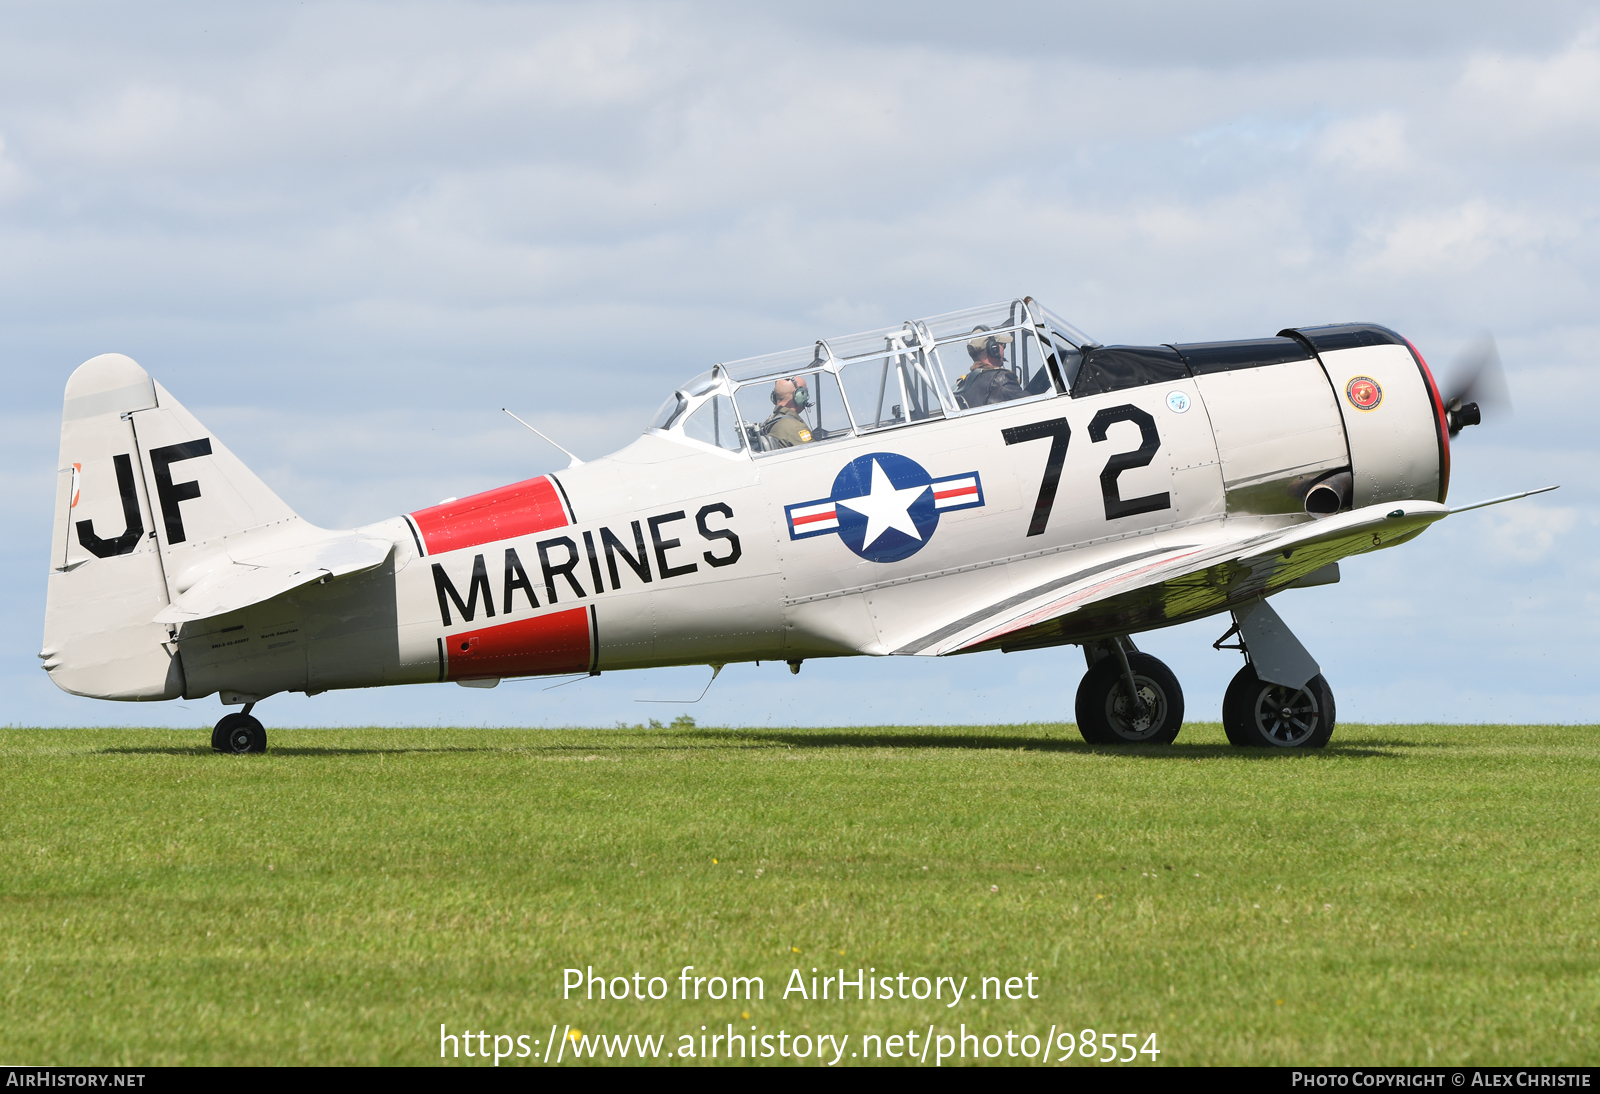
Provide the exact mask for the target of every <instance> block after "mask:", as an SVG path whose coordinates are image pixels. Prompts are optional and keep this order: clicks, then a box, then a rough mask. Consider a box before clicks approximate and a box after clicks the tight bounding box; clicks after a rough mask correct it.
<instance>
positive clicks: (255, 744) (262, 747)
mask: <svg viewBox="0 0 1600 1094" xmlns="http://www.w3.org/2000/svg"><path fill="white" fill-rule="evenodd" d="M254 706H255V704H254V703H246V704H245V705H244V709H243V710H240V711H235V712H234V713H232V714H224V715H223V716H222V721H220V722H218V723H217V724H216V726H215V728H213V729H212V730H211V747H212V748H214V749H216V750H217V751H218V752H235V753H241V754H242V753H245V752H265V751H266V750H267V729H266V727H265V726H263V725H262V724H261V723H260V722H258V721H256V719H254V718H252V717H251V716H250V710H251V708H252V707H254Z"/></svg>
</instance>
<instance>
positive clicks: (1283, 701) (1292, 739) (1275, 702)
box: [1255, 684, 1321, 748]
mask: <svg viewBox="0 0 1600 1094" xmlns="http://www.w3.org/2000/svg"><path fill="white" fill-rule="evenodd" d="M1255 718H1256V726H1257V727H1258V728H1259V729H1260V730H1261V732H1262V734H1263V735H1264V736H1265V737H1266V738H1267V740H1269V741H1271V742H1272V743H1273V744H1275V745H1280V746H1283V747H1289V748H1292V747H1294V746H1295V745H1298V744H1300V743H1301V742H1302V741H1305V740H1306V739H1308V738H1309V737H1310V736H1311V735H1312V734H1313V733H1315V732H1316V731H1317V725H1318V723H1319V721H1320V720H1321V711H1320V710H1319V709H1318V708H1317V699H1316V696H1314V695H1312V694H1311V692H1310V691H1309V690H1306V689H1300V690H1290V689H1289V688H1286V687H1283V686H1282V685H1280V684H1268V685H1267V686H1266V687H1264V688H1262V689H1261V693H1260V695H1258V696H1257V698H1256V709H1255Z"/></svg>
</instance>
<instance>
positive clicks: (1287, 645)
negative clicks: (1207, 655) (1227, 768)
mask: <svg viewBox="0 0 1600 1094" xmlns="http://www.w3.org/2000/svg"><path fill="white" fill-rule="evenodd" d="M1234 635H1238V637H1239V644H1238V645H1236V646H1224V645H1223V643H1224V642H1226V641H1227V640H1228V639H1229V638H1231V637H1233V636H1234ZM1214 647H1215V648H1216V649H1233V650H1239V651H1240V652H1242V653H1243V654H1244V655H1245V658H1246V662H1245V666H1244V668H1242V669H1240V670H1239V672H1238V674H1237V675H1235V676H1234V678H1233V681H1232V682H1231V683H1230V684H1229V685H1228V691H1227V693H1226V694H1225V695H1224V696H1223V698H1222V730H1223V732H1224V733H1226V734H1227V735H1228V742H1229V743H1230V744H1234V745H1238V746H1240V747H1243V748H1321V747H1322V746H1323V745H1325V744H1327V743H1328V738H1330V737H1331V736H1333V727H1334V717H1335V711H1334V702H1333V689H1332V688H1330V687H1329V686H1328V681H1327V680H1325V679H1324V678H1323V676H1322V670H1321V668H1320V667H1319V666H1318V665H1317V662H1316V660H1315V659H1314V658H1313V657H1312V656H1311V654H1309V653H1307V652H1306V648H1305V647H1304V646H1302V645H1301V644H1300V641H1299V639H1297V638H1295V636H1294V634H1293V633H1292V632H1291V631H1290V630H1289V628H1288V626H1287V625H1285V624H1284V622H1283V620H1282V619H1280V618H1279V617H1278V613H1277V612H1275V611H1273V610H1272V609H1271V608H1270V607H1268V606H1267V602H1266V601H1265V600H1256V601H1252V602H1251V603H1250V604H1248V605H1246V606H1244V607H1242V608H1240V609H1238V610H1237V611H1235V612H1234V613H1233V626H1232V627H1231V628H1229V630H1228V633H1227V634H1224V635H1223V636H1222V637H1221V638H1219V639H1217V641H1216V643H1215V644H1214Z"/></svg>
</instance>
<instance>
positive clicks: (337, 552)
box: [155, 536, 394, 623]
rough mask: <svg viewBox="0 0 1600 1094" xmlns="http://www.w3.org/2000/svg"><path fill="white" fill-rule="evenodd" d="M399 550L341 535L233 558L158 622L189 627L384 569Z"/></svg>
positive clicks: (366, 538) (159, 616)
mask: <svg viewBox="0 0 1600 1094" xmlns="http://www.w3.org/2000/svg"><path fill="white" fill-rule="evenodd" d="M393 550H394V544H393V543H391V542H390V541H389V540H386V539H373V538H371V537H369V536H341V537H339V538H338V539H330V540H323V541H322V542H320V543H308V544H305V545H304V546H300V547H290V548H287V549H284V550H279V551H270V552H268V553H266V554H262V555H256V556H253V557H250V558H243V559H233V560H232V561H231V562H230V563H229V564H228V565H225V566H220V567H218V568H217V569H215V570H212V571H211V572H210V573H208V574H206V575H205V576H204V577H202V578H201V579H200V580H199V581H197V582H196V583H195V584H194V585H193V586H191V587H190V588H189V589H188V591H186V592H185V593H184V594H183V595H182V596H180V597H178V599H177V600H175V601H173V602H172V603H171V604H169V605H168V606H167V607H165V608H163V609H162V610H161V611H160V612H159V613H158V614H157V615H156V617H155V621H156V622H157V623H190V622H193V621H195V620H198V619H209V618H211V617H212V616H217V615H226V614H227V613H228V612H234V611H238V610H239V609H240V608H248V607H249V606H250V605H252V604H259V603H261V602H262V601H264V600H271V599H272V598H273V597H275V596H278V595H280V594H282V593H286V592H288V591H289V590H291V589H298V588H299V587H300V586H302V585H310V584H312V583H313V582H317V581H321V580H323V579H324V578H335V577H343V576H345V575H346V574H355V573H361V572H363V571H365V570H371V569H375V568H377V567H378V566H381V565H383V563H384V561H385V560H386V559H387V558H388V557H389V553H390V552H391V551H393Z"/></svg>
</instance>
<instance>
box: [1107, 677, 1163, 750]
mask: <svg viewBox="0 0 1600 1094" xmlns="http://www.w3.org/2000/svg"><path fill="white" fill-rule="evenodd" d="M1133 682H1134V686H1135V687H1136V688H1137V689H1138V694H1139V703H1137V704H1135V703H1133V702H1130V701H1129V698H1128V693H1127V688H1126V687H1125V686H1119V687H1117V688H1116V689H1115V690H1114V691H1113V692H1112V693H1111V694H1110V695H1109V696H1107V698H1106V720H1107V721H1108V722H1110V723H1111V728H1112V729H1114V730H1115V731H1116V733H1117V736H1119V737H1121V738H1122V739H1123V740H1125V741H1141V740H1144V739H1146V738H1148V737H1153V736H1155V734H1156V733H1157V732H1158V731H1159V730H1160V729H1161V727H1162V726H1163V725H1165V724H1166V718H1167V698H1166V696H1165V695H1163V694H1162V693H1161V689H1159V688H1157V687H1156V686H1155V685H1154V684H1153V683H1152V682H1151V681H1150V680H1149V679H1147V678H1145V677H1143V676H1135V677H1134V678H1133Z"/></svg>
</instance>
